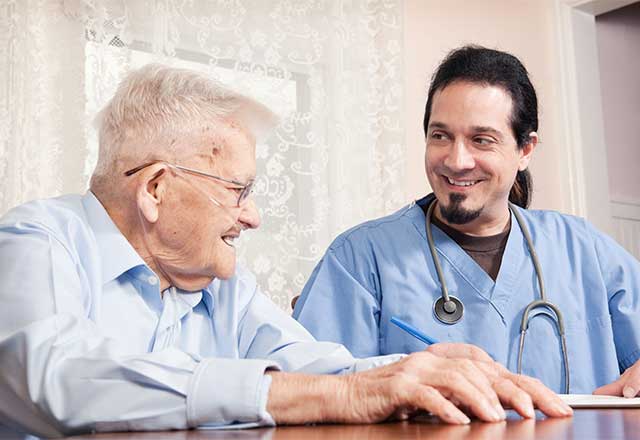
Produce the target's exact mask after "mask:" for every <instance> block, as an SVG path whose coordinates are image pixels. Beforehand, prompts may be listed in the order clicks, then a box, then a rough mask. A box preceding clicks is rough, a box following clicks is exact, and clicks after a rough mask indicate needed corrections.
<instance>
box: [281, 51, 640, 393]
mask: <svg viewBox="0 0 640 440" xmlns="http://www.w3.org/2000/svg"><path fill="white" fill-rule="evenodd" d="M537 129H538V116H537V98H536V93H535V90H534V88H533V86H532V84H531V82H530V80H529V78H528V74H527V71H526V70H525V68H524V66H523V65H522V64H521V63H520V61H519V60H517V59H516V58H515V57H513V56H512V55H509V54H507V53H504V52H500V51H495V50H490V49H485V48H479V47H463V48H460V49H457V50H455V51H453V52H452V53H450V54H449V55H448V57H447V58H446V59H445V60H444V61H443V62H442V64H441V65H440V66H439V68H438V70H437V71H436V73H435V75H434V77H433V80H432V83H431V86H430V89H429V94H428V100H427V104H426V113H425V117H424V130H425V136H426V154H425V168H426V173H427V178H428V180H429V183H430V185H431V187H432V188H433V191H434V193H433V194H430V195H428V196H427V197H425V198H423V199H421V200H418V201H416V202H415V203H412V204H411V205H409V206H407V207H405V208H403V209H401V210H400V211H398V212H396V213H394V214H391V215H389V216H387V217H384V218H381V219H377V220H373V221H369V222H366V223H364V224H361V225H359V226H356V227H354V228H352V229H350V230H348V231H347V232H345V233H343V234H341V235H340V236H339V237H338V238H337V239H336V240H335V241H334V242H333V243H332V244H331V246H330V247H329V249H328V250H327V252H326V254H325V255H324V257H323V258H322V260H321V261H320V262H319V264H318V265H317V267H316V268H315V270H314V271H313V273H312V275H311V277H310V279H309V281H308V282H307V284H306V286H305V288H304V290H303V292H302V295H301V297H300V299H299V301H298V302H297V304H296V307H295V311H294V317H295V318H296V319H298V321H300V322H301V323H302V324H303V325H304V326H305V327H306V328H307V329H308V330H309V331H310V332H311V333H312V334H313V335H314V336H315V337H316V338H318V339H320V340H325V341H334V342H339V343H342V344H344V345H346V346H347V348H349V350H351V351H352V352H353V353H354V354H355V355H356V356H375V355H381V354H388V353H411V352H416V351H419V350H424V349H425V346H426V345H425V343H424V342H421V341H420V340H418V339H416V338H415V337H413V336H411V335H410V334H409V333H407V332H405V331H403V330H401V329H400V328H398V327H397V326H395V325H393V324H392V323H391V322H390V320H391V318H392V317H396V318H399V319H400V320H402V321H405V322H407V323H409V324H410V325H412V326H413V327H415V328H417V329H419V330H421V331H422V332H423V333H424V334H426V335H427V336H429V337H430V338H432V339H433V340H435V341H439V342H443V343H446V342H449V343H468V344H473V345H474V346H477V347H480V348H482V349H484V350H485V351H486V352H487V353H488V354H489V355H490V356H491V357H492V358H493V359H495V360H496V361H497V362H499V363H500V364H502V365H504V366H506V367H507V368H508V369H509V370H511V371H517V370H518V358H519V352H521V358H522V359H521V365H522V372H523V373H525V374H528V375H531V376H534V377H536V378H539V379H540V380H541V381H542V382H543V383H544V384H545V385H547V386H548V387H550V388H551V389H553V390H555V391H556V392H566V391H567V390H566V388H565V387H566V384H567V380H568V379H570V381H569V382H570V385H569V390H568V391H569V392H570V393H592V392H594V391H596V392H597V393H602V394H613V395H624V396H627V397H631V396H636V395H637V394H638V391H639V390H640V363H638V359H639V358H640V319H639V318H640V266H639V264H638V261H637V260H635V259H634V258H633V257H632V256H631V255H629V254H628V253H627V252H626V251H625V250H624V249H622V248H621V247H620V246H619V245H618V244H617V243H616V242H614V241H613V240H612V239H611V238H609V237H607V236H606V235H604V234H602V233H601V232H599V231H597V230H596V229H594V228H593V227H592V226H591V225H590V224H589V223H587V222H586V221H585V220H583V219H581V218H577V217H572V216H568V215H562V214H559V213H557V212H550V211H533V210H528V209H526V208H527V206H528V204H529V200H530V195H531V177H530V175H529V173H528V171H527V166H528V164H529V161H530V159H531V157H532V155H533V153H534V151H535V148H536V145H537V143H538V135H537V133H536V131H537ZM509 201H511V202H512V203H513V204H515V205H517V206H514V208H513V209H514V210H516V211H517V212H518V213H520V214H521V216H522V218H523V224H524V227H526V229H528V231H529V232H530V234H531V240H532V245H533V248H534V249H535V251H536V252H537V255H538V258H539V261H540V265H541V273H542V275H543V277H544V282H545V285H546V299H547V300H548V301H550V302H551V303H553V304H554V305H555V306H557V308H558V310H559V311H560V315H561V318H562V319H563V321H564V333H565V335H564V337H565V339H566V349H563V348H562V343H561V341H562V337H561V335H560V333H559V327H558V325H557V323H556V316H555V313H554V312H553V311H552V310H551V309H550V308H546V309H545V308H542V309H541V308H538V309H535V310H533V311H532V312H531V314H530V319H529V320H528V323H529V324H528V331H527V332H526V337H525V339H524V345H523V347H522V348H520V333H521V332H520V330H521V328H520V327H521V321H522V317H523V312H524V310H525V308H526V307H527V305H528V304H530V303H531V302H532V301H535V300H538V299H540V298H541V295H540V288H539V286H538V280H537V277H536V271H535V268H534V264H533V260H532V256H531V251H530V249H529V246H528V244H527V241H526V239H525V235H524V233H523V227H521V226H520V225H519V223H518V221H517V219H516V217H515V216H514V214H512V213H511V211H510V209H509V205H508V202H509ZM433 204H435V205H433ZM432 205H433V206H432ZM429 207H432V208H433V215H432V217H431V222H432V225H431V230H432V233H433V240H434V243H435V249H436V252H437V256H438V260H439V261H440V264H441V266H442V272H443V277H444V280H445V282H446V285H447V287H448V290H449V295H452V296H454V297H456V298H458V299H459V300H460V301H461V303H462V304H463V307H464V309H462V310H464V313H463V315H462V317H461V319H460V320H459V321H458V322H457V323H453V324H450V323H444V322H442V321H441V320H440V319H438V317H437V316H436V312H435V309H434V305H435V303H436V301H437V300H438V299H439V298H441V294H442V291H441V289H442V283H441V282H440V280H439V277H438V275H437V271H436V267H435V265H434V259H433V258H432V255H431V253H430V249H429V246H428V241H427V232H426V213H427V211H428V208H429ZM458 309H460V307H458ZM465 350H468V346H465V345H462V344H458V345H450V344H435V345H432V346H431V347H430V348H429V351H432V352H434V353H440V354H443V353H444V354H445V355H448V356H452V357H457V356H459V357H465V356H466V355H465ZM565 351H566V362H565V356H564V355H565ZM473 352H474V353H475V352H476V351H473ZM565 364H568V366H569V368H568V369H569V372H568V373H569V377H567V372H566V371H565ZM621 373H622V376H621Z"/></svg>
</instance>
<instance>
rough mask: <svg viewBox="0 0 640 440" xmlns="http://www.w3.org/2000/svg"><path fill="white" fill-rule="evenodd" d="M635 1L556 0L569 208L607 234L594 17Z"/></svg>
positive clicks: (606, 188)
mask: <svg viewBox="0 0 640 440" xmlns="http://www.w3.org/2000/svg"><path fill="white" fill-rule="evenodd" d="M636 1H637V0H555V20H556V29H557V30H558V32H557V47H558V52H557V69H558V70H559V72H558V74H559V78H560V81H561V87H560V90H561V103H562V104H561V105H562V107H563V108H562V111H561V115H562V118H563V121H562V122H563V124H562V126H563V127H565V130H564V133H563V135H562V136H563V142H564V146H563V147H564V149H565V151H566V155H565V164H566V168H565V169H564V172H565V173H566V182H567V183H568V188H567V189H568V193H567V197H568V200H567V202H568V203H567V205H568V209H569V211H570V213H571V214H574V215H579V216H581V217H585V218H586V219H588V220H589V221H590V222H591V223H593V224H594V225H595V226H596V227H597V228H598V229H600V230H602V231H604V232H606V233H609V234H611V233H612V232H613V225H612V218H611V214H612V209H611V200H610V194H609V179H608V171H607V166H606V164H607V149H606V143H605V135H604V120H603V117H602V115H603V110H602V99H601V92H600V90H601V89H600V73H599V72H600V66H599V63H598V46H597V38H596V37H597V36H596V16H598V15H600V14H603V13H605V12H609V11H612V10H614V9H618V8H621V7H624V6H627V5H630V4H632V3H635V2H636Z"/></svg>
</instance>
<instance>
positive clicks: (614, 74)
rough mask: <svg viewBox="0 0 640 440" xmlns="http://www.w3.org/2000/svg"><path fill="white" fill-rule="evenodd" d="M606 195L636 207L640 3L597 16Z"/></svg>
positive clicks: (639, 195)
mask: <svg viewBox="0 0 640 440" xmlns="http://www.w3.org/2000/svg"><path fill="white" fill-rule="evenodd" d="M596 30H597V38H598V57H599V63H600V82H601V92H602V107H603V110H604V134H605V140H606V144H607V166H608V169H609V191H610V194H611V199H612V200H615V201H626V202H635V203H636V204H640V173H639V172H638V165H640V141H639V140H638V139H639V137H638V133H637V131H638V127H640V80H639V78H640V58H639V57H638V54H640V3H635V4H633V5H630V6H627V7H625V8H621V9H617V10H615V11H612V12H608V13H606V14H603V15H600V16H598V17H597V18H596Z"/></svg>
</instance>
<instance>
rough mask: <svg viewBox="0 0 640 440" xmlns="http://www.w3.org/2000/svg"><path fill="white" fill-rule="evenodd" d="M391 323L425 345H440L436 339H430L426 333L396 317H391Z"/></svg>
mask: <svg viewBox="0 0 640 440" xmlns="http://www.w3.org/2000/svg"><path fill="white" fill-rule="evenodd" d="M391 323H392V324H395V325H397V326H398V327H400V328H401V329H402V330H404V331H405V332H407V333H409V334H410V335H411V336H413V337H414V338H417V339H420V340H421V341H422V342H424V343H425V344H429V345H431V344H436V343H438V341H436V340H435V339H432V338H430V337H429V336H427V335H425V334H424V333H422V332H421V331H420V330H418V329H417V328H415V327H413V326H412V325H409V324H407V323H406V322H404V321H402V320H401V319H398V318H396V317H395V316H392V317H391Z"/></svg>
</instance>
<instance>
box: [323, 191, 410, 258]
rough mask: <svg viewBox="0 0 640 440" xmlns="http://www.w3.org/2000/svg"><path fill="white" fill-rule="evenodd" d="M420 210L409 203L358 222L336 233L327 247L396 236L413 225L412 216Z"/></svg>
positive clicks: (356, 243) (376, 240)
mask: <svg viewBox="0 0 640 440" xmlns="http://www.w3.org/2000/svg"><path fill="white" fill-rule="evenodd" d="M421 212H422V210H421V209H420V207H419V206H417V205H416V204H415V203H411V204H410V205H407V206H405V207H403V208H401V209H399V210H398V211H396V212H394V213H392V214H389V215H386V216H384V217H379V218H376V219H373V220H368V221H366V222H363V223H360V224H358V225H356V226H354V227H352V228H349V229H347V230H346V231H345V232H343V233H341V234H340V235H338V237H336V239H335V240H334V241H333V243H331V246H330V247H329V249H333V250H337V249H339V248H340V247H342V246H360V245H363V244H365V243H370V242H378V241H379V240H385V239H391V238H394V237H396V238H397V236H398V234H402V232H403V230H406V229H407V228H412V227H413V226H412V224H413V217H414V216H415V215H420V214H421Z"/></svg>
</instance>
